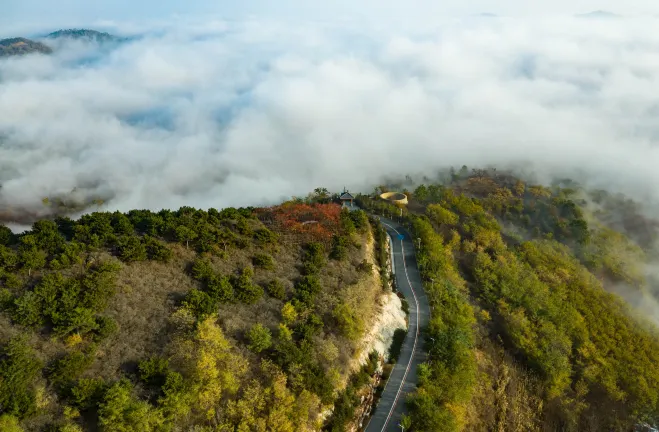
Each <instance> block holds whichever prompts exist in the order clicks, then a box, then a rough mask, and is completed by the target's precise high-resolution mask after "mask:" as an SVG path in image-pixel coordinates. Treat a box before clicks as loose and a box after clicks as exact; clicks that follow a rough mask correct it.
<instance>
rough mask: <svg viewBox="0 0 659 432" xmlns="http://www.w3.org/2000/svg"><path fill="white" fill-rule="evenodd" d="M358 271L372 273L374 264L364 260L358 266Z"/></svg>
mask: <svg viewBox="0 0 659 432" xmlns="http://www.w3.org/2000/svg"><path fill="white" fill-rule="evenodd" d="M357 271H359V272H360V273H366V274H368V273H372V272H373V264H371V263H369V262H368V261H366V260H363V261H362V262H360V263H359V264H358V265H357Z"/></svg>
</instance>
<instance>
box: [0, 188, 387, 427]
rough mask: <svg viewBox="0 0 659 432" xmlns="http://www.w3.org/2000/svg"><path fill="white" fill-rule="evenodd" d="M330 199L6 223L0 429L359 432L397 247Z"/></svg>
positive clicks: (0, 267)
mask: <svg viewBox="0 0 659 432" xmlns="http://www.w3.org/2000/svg"><path fill="white" fill-rule="evenodd" d="M328 201H329V200H328V199H327V197H326V196H325V195H324V194H323V195H322V196H317V197H315V198H314V197H312V198H310V199H308V200H307V201H306V202H302V201H301V200H298V201H296V202H288V203H284V204H282V205H280V206H277V207H272V208H261V209H253V208H242V209H233V208H227V209H223V210H221V211H218V210H215V209H210V210H208V211H202V210H197V209H194V208H181V209H179V210H177V211H169V210H163V211H160V212H158V213H154V212H150V211H144V210H135V211H131V212H128V213H126V214H124V213H119V212H115V213H92V214H88V215H85V216H83V217H81V218H80V219H79V220H71V219H69V218H66V217H60V218H57V219H55V220H41V221H38V222H36V223H35V224H34V226H33V227H32V229H31V230H30V231H28V232H25V233H22V234H20V235H14V234H12V232H11V231H10V230H9V229H7V228H5V227H1V228H0V306H1V308H2V313H1V314H0V430H2V431H3V432H4V431H12V432H15V431H21V430H25V431H61V432H72V431H81V430H83V431H87V430H89V431H93V430H101V431H113V432H114V431H174V430H195V431H211V430H221V431H233V430H240V431H248V430H263V431H265V430H270V431H290V432H293V431H305V430H318V429H320V428H321V426H323V424H325V425H326V427H327V428H329V429H331V430H337V431H338V430H344V428H345V424H346V422H349V421H350V420H352V418H351V415H352V413H353V410H354V404H355V402H358V399H359V398H358V397H356V396H355V394H354V386H355V385H356V384H355V383H356V381H354V379H353V380H352V381H351V383H352V384H351V385H350V386H349V389H350V392H349V393H342V389H344V388H345V386H346V383H347V379H348V377H349V376H350V375H351V373H352V372H356V371H357V369H358V366H359V365H358V364H356V363H355V360H354V359H355V356H356V355H357V354H358V353H359V350H360V349H362V348H361V347H360V339H361V338H362V336H363V334H364V331H365V330H366V329H367V325H368V324H369V322H370V321H372V320H373V315H374V314H375V313H376V299H377V298H378V297H379V296H380V295H382V293H383V286H384V285H383V284H382V282H381V280H380V274H379V273H378V269H377V266H376V265H374V264H375V261H376V252H377V251H379V250H380V249H379V248H380V247H381V246H382V244H381V241H382V236H381V235H380V234H377V235H376V237H377V238H378V239H375V238H374V235H373V232H374V231H373V229H372V227H371V224H370V223H369V219H368V218H367V216H366V214H365V213H364V212H361V211H357V212H348V211H347V210H343V211H342V210H341V207H340V205H338V204H334V203H331V202H328ZM375 232H376V233H378V231H375ZM376 366H377V357H374V358H373V357H372V358H371V360H370V361H369V362H368V364H367V365H366V366H365V369H364V371H363V372H362V375H356V376H358V377H362V378H359V379H358V381H359V380H362V382H363V377H364V376H365V377H366V380H367V381H368V379H369V378H370V377H369V375H368V374H372V373H374V368H375V367H376ZM367 372H368V373H367ZM364 374H366V375H364ZM346 391H347V390H346ZM337 397H340V398H341V400H340V402H339V404H338V405H337V406H338V407H340V410H339V412H338V414H335V416H333V417H329V418H327V419H326V420H325V423H324V422H323V419H324V418H326V416H327V414H328V413H327V412H325V411H326V410H327V408H331V407H332V405H333V404H334V401H335V399H336V398H337ZM337 416H338V417H337ZM193 427H194V428H193Z"/></svg>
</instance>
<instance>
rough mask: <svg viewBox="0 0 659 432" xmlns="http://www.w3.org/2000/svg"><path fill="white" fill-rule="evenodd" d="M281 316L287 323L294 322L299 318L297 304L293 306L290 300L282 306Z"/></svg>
mask: <svg viewBox="0 0 659 432" xmlns="http://www.w3.org/2000/svg"><path fill="white" fill-rule="evenodd" d="M281 317H282V318H283V320H284V322H285V323H286V324H293V323H294V322H295V320H296V319H297V311H296V310H295V306H293V305H292V304H291V303H290V302H288V303H286V304H285V305H284V306H283V307H282V308H281Z"/></svg>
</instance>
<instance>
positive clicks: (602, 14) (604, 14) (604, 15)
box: [577, 10, 620, 18]
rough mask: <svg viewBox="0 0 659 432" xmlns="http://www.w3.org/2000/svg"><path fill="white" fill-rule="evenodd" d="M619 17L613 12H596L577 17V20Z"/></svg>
mask: <svg viewBox="0 0 659 432" xmlns="http://www.w3.org/2000/svg"><path fill="white" fill-rule="evenodd" d="M619 17H620V15H618V14H614V13H613V12H608V11H603V10H596V11H592V12H588V13H584V14H579V15H577V18H619Z"/></svg>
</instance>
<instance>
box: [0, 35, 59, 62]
mask: <svg viewBox="0 0 659 432" xmlns="http://www.w3.org/2000/svg"><path fill="white" fill-rule="evenodd" d="M52 52H53V50H52V48H50V47H49V46H48V45H45V44H43V43H41V42H36V41H33V40H30V39H25V38H22V37H18V38H10V39H2V40H0V57H9V56H15V55H26V54H32V53H40V54H50V53H52Z"/></svg>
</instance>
